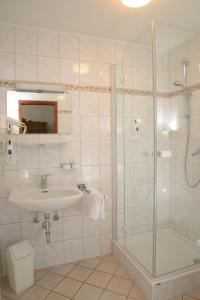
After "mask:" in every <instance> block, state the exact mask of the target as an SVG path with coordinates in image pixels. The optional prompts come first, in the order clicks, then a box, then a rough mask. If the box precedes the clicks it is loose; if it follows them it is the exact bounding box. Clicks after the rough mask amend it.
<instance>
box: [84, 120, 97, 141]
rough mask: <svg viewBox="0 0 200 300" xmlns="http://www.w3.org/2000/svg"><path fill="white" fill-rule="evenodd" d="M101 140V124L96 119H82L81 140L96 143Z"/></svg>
mask: <svg viewBox="0 0 200 300" xmlns="http://www.w3.org/2000/svg"><path fill="white" fill-rule="evenodd" d="M98 138H99V122H98V118H96V117H81V139H82V140H85V141H92V140H93V141H94V140H98Z"/></svg>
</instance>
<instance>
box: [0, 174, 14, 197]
mask: <svg viewBox="0 0 200 300" xmlns="http://www.w3.org/2000/svg"><path fill="white" fill-rule="evenodd" d="M16 186H17V171H16V170H9V171H5V172H4V174H3V175H2V176H1V180H0V197H7V196H8V195H9V193H10V191H11V189H12V188H14V187H16Z"/></svg>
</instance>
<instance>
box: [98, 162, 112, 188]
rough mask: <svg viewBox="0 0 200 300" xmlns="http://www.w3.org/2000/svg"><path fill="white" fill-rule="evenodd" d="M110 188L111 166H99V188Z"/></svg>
mask: <svg viewBox="0 0 200 300" xmlns="http://www.w3.org/2000/svg"><path fill="white" fill-rule="evenodd" d="M105 174H106V176H105ZM111 186H112V170H111V165H101V166H100V187H101V188H103V189H104V188H109V187H111Z"/></svg>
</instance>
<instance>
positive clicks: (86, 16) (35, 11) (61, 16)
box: [0, 0, 200, 42]
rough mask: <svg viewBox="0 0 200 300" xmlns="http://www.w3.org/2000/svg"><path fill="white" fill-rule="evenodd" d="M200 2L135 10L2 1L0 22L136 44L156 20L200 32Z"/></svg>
mask: <svg viewBox="0 0 200 300" xmlns="http://www.w3.org/2000/svg"><path fill="white" fill-rule="evenodd" d="M199 15H200V0H152V2H151V3H150V4H149V5H148V6H146V7H143V8H137V9H131V8H127V7H125V6H123V5H122V4H121V1H120V0H0V22H6V23H15V24H22V25H29V26H36V27H44V28H51V29H56V30H61V31H68V32H73V33H82V34H88V35H93V36H99V37H103V38H111V39H116V40H124V41H130V42H132V41H135V37H136V36H138V34H140V33H141V32H143V31H144V30H145V29H146V28H147V26H148V25H149V24H150V23H151V21H152V20H154V21H158V22H164V23H168V24H173V25H176V26H180V27H184V28H188V29H192V30H196V31H200V16H199Z"/></svg>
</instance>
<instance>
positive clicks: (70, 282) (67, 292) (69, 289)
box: [54, 277, 82, 298]
mask: <svg viewBox="0 0 200 300" xmlns="http://www.w3.org/2000/svg"><path fill="white" fill-rule="evenodd" d="M81 285H82V282H80V281H77V280H74V279H71V278H67V277H66V278H65V279H63V281H61V282H60V283H59V285H58V286H57V287H56V288H55V290H54V291H55V292H57V293H59V294H61V295H63V296H67V297H69V298H70V297H73V296H74V295H75V293H76V292H77V291H78V289H79V288H80V287H81Z"/></svg>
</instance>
